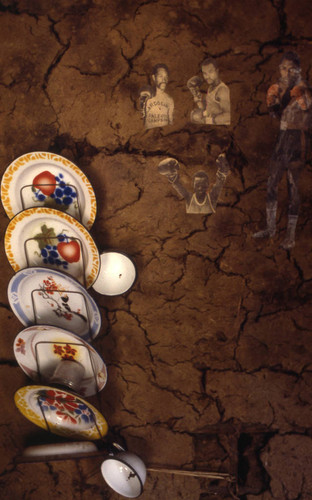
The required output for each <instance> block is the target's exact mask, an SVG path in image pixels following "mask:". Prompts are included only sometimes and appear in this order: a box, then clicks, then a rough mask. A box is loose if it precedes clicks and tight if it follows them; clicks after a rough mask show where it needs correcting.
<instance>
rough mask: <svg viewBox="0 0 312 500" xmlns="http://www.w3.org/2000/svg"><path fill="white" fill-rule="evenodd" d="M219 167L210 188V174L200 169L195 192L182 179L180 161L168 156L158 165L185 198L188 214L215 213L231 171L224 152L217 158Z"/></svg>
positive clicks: (161, 172)
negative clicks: (189, 189)
mask: <svg viewBox="0 0 312 500" xmlns="http://www.w3.org/2000/svg"><path fill="white" fill-rule="evenodd" d="M216 163H217V166H218V169H217V172H216V180H215V183H214V184H213V186H212V188H211V189H210V190H209V179H208V174H207V173H206V172H204V171H203V170H199V171H198V172H196V173H195V175H194V177H193V187H194V192H193V193H192V192H190V191H188V190H187V189H186V188H185V187H184V186H183V184H182V183H181V181H180V176H179V163H178V162H177V160H175V159H174V158H166V159H165V160H162V161H161V162H160V163H159V165H158V172H159V173H160V174H161V175H164V176H166V177H167V179H168V181H169V182H170V184H172V187H173V188H174V189H175V190H176V191H177V192H178V194H179V195H180V196H182V198H184V199H185V204H186V213H187V214H202V215H210V214H214V213H215V211H216V208H217V203H218V199H219V197H220V194H221V191H222V188H223V186H224V183H225V181H226V178H227V176H228V175H229V173H230V166H229V164H228V161H227V159H226V156H225V154H224V153H222V154H220V155H219V156H218V158H217V160H216Z"/></svg>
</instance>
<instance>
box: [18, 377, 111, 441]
mask: <svg viewBox="0 0 312 500" xmlns="http://www.w3.org/2000/svg"><path fill="white" fill-rule="evenodd" d="M14 402H15V404H16V406H17V408H18V409H19V411H20V412H21V413H22V414H23V415H24V417H26V418H27V419H28V420H30V421H31V422H32V423H33V424H36V425H38V426H39V427H41V428H42V429H46V430H47V431H50V432H52V433H54V434H57V435H58V436H66V437H71V438H75V439H89V440H91V441H93V440H96V439H101V438H102V437H103V436H105V435H106V434H107V431H108V426H107V422H106V420H105V418H104V417H103V415H102V414H101V413H100V412H99V411H98V410H97V409H96V408H95V407H94V406H93V405H91V404H90V403H88V402H87V401H85V400H84V399H82V398H80V397H79V396H76V395H75V394H73V393H71V392H68V391H64V390H61V389H55V388H54V387H50V386H44V385H31V386H29V385H27V386H25V387H21V388H20V389H18V390H17V391H16V393H15V395H14Z"/></svg>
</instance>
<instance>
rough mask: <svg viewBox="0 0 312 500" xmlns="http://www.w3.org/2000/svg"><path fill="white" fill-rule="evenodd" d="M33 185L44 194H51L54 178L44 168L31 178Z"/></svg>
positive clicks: (54, 184) (54, 185)
mask: <svg viewBox="0 0 312 500" xmlns="http://www.w3.org/2000/svg"><path fill="white" fill-rule="evenodd" d="M33 186H34V187H35V188H37V189H40V191H41V192H42V193H43V194H45V195H46V196H51V194H52V193H54V191H55V187H56V180H55V177H54V175H53V174H51V172H48V170H45V171H44V172H41V173H40V174H38V175H36V177H35V178H34V180H33Z"/></svg>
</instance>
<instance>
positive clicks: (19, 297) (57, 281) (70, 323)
mask: <svg viewBox="0 0 312 500" xmlns="http://www.w3.org/2000/svg"><path fill="white" fill-rule="evenodd" d="M8 299H9V303H10V306H11V309H12V311H13V312H14V314H15V315H16V316H17V318H18V319H19V320H20V322H21V323H22V324H23V325H24V326H31V325H34V324H36V325H52V326H56V327H59V328H63V329H65V330H70V331H71V332H73V333H75V334H76V335H78V336H79V337H81V338H83V339H84V340H86V341H91V340H93V339H94V338H95V337H96V336H97V335H98V333H99V331H100V328H101V314H100V311H99V308H98V306H97V304H96V302H95V301H94V300H93V298H92V297H91V296H90V295H89V293H88V292H87V290H86V289H85V288H84V287H83V286H82V285H81V284H80V283H79V282H78V281H76V280H75V279H74V278H72V277H71V276H69V275H68V274H65V273H64V272H61V271H57V270H55V269H47V268H46V267H28V268H26V269H21V270H20V271H18V272H17V273H16V274H15V275H14V276H13V277H12V278H11V280H10V282H9V285H8Z"/></svg>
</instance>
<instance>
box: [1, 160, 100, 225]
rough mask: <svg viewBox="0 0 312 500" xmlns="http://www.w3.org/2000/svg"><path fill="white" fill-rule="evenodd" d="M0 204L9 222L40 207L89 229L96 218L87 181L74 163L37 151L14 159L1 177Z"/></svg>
mask: <svg viewBox="0 0 312 500" xmlns="http://www.w3.org/2000/svg"><path fill="white" fill-rule="evenodd" d="M1 200H2V204H3V207H4V210H5V212H6V214H7V216H8V217H9V218H10V219H12V218H13V217H14V215H16V214H18V213H19V212H21V211H22V210H25V209H27V208H32V207H40V206H43V207H48V208H54V209H56V210H61V211H64V212H65V213H67V214H69V215H71V216H73V217H75V218H76V219H77V220H79V221H80V222H81V223H82V224H83V225H84V226H85V227H86V228H87V229H90V228H91V227H92V225H93V222H94V220H95V216H96V198H95V194H94V191H93V188H92V186H91V184H90V182H89V180H88V179H87V177H86V176H85V174H84V173H83V172H82V171H81V170H80V169H79V168H78V167H77V166H76V165H75V164H74V163H72V162H71V161H69V160H67V159H66V158H64V157H63V156H60V155H56V154H54V153H47V152H40V151H38V152H33V153H27V154H24V155H22V156H20V157H19V158H17V159H15V160H14V161H13V162H12V163H11V164H10V165H9V166H8V167H7V169H6V170H5V172H4V174H3V177H2V181H1Z"/></svg>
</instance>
